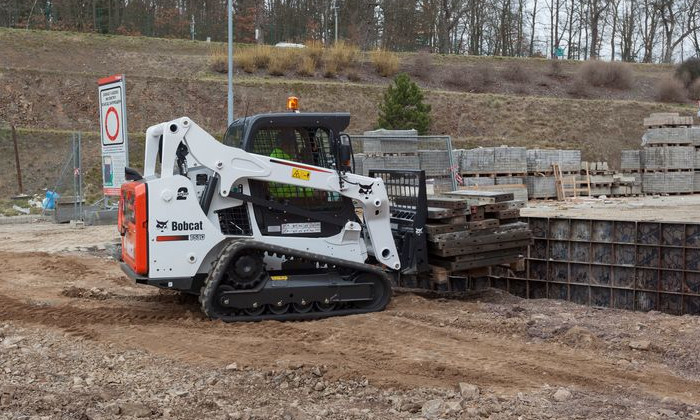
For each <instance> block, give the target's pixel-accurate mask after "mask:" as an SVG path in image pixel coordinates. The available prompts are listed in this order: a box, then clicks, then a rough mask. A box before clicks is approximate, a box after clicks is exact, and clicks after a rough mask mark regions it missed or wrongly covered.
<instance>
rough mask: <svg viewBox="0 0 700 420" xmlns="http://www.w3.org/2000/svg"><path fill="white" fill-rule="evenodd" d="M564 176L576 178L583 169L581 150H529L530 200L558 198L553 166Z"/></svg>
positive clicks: (528, 179) (527, 181)
mask: <svg viewBox="0 0 700 420" xmlns="http://www.w3.org/2000/svg"><path fill="white" fill-rule="evenodd" d="M553 164H558V165H559V167H560V168H561V171H562V174H563V175H565V176H567V175H571V176H574V175H576V174H578V172H579V170H580V169H581V151H580V150H558V149H552V150H550V149H529V150H528V151H527V172H528V175H527V178H526V179H525V184H526V185H527V192H528V196H529V197H530V198H556V196H557V187H556V180H555V178H554V172H553V168H552V165H553Z"/></svg>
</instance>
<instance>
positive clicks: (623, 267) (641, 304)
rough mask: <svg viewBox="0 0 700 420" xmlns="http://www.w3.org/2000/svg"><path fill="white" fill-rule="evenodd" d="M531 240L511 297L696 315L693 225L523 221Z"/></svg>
mask: <svg viewBox="0 0 700 420" xmlns="http://www.w3.org/2000/svg"><path fill="white" fill-rule="evenodd" d="M526 220H527V221H528V222H529V224H530V227H531V229H532V231H533V234H534V239H533V242H532V244H531V245H530V247H529V250H528V253H527V257H526V269H525V271H524V272H522V273H520V277H513V278H509V279H508V281H506V282H503V283H502V284H501V285H502V286H503V287H505V288H506V290H509V291H511V292H516V293H517V294H518V296H525V297H529V298H542V297H548V298H551V299H565V300H569V301H572V302H577V303H581V304H586V305H592V306H596V307H606V308H618V309H631V310H642V311H649V310H658V311H663V312H667V313H671V314H695V315H700V223H670V222H647V221H643V222H642V221H640V222H634V221H616V220H601V219H595V220H590V219H568V218H543V217H531V218H526Z"/></svg>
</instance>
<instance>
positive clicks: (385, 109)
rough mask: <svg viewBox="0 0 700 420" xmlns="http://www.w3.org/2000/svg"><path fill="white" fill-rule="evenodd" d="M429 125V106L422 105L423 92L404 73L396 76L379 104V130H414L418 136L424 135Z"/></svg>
mask: <svg viewBox="0 0 700 420" xmlns="http://www.w3.org/2000/svg"><path fill="white" fill-rule="evenodd" d="M430 123H431V118H430V105H428V104H424V103H423V92H421V90H420V88H418V85H416V84H415V83H414V82H412V81H411V78H410V77H408V75H407V74H405V73H401V74H399V75H398V76H396V78H395V79H394V83H392V84H391V85H389V88H388V89H387V91H386V92H385V93H384V101H383V102H382V103H381V104H379V121H378V123H377V124H378V125H379V128H386V129H389V130H410V129H415V130H417V131H418V134H426V133H427V132H428V129H429V128H430Z"/></svg>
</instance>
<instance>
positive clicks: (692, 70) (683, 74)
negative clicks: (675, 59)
mask: <svg viewBox="0 0 700 420" xmlns="http://www.w3.org/2000/svg"><path fill="white" fill-rule="evenodd" d="M676 77H677V78H678V79H679V80H680V81H682V82H683V83H684V84H685V85H686V86H688V87H690V85H692V84H693V82H694V81H695V80H697V79H699V78H700V58H697V57H693V58H689V59H687V60H685V61H684V62H682V63H681V64H679V65H678V67H677V68H676Z"/></svg>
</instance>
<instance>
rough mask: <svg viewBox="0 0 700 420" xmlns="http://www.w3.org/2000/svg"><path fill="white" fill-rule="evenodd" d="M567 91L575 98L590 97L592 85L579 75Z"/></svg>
mask: <svg viewBox="0 0 700 420" xmlns="http://www.w3.org/2000/svg"><path fill="white" fill-rule="evenodd" d="M566 92H567V93H568V94H569V95H571V96H573V97H574V98H588V97H590V96H591V89H590V85H589V84H588V82H587V81H586V80H584V78H583V77H582V76H581V75H577V76H576V77H575V78H574V82H573V83H572V84H571V86H569V88H568V89H567V90H566Z"/></svg>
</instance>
